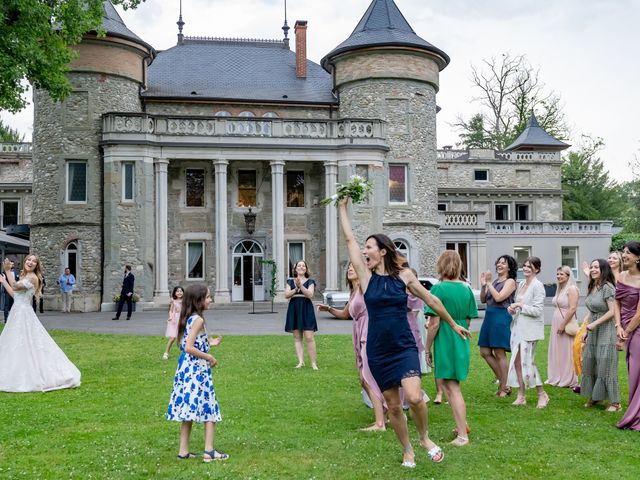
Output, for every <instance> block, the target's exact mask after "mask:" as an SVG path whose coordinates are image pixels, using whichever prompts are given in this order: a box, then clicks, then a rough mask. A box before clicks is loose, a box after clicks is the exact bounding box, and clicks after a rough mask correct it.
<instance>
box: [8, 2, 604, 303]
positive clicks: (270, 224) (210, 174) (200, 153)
mask: <svg viewBox="0 0 640 480" xmlns="http://www.w3.org/2000/svg"><path fill="white" fill-rule="evenodd" d="M104 9H105V10H104V19H103V26H104V29H105V31H106V36H102V37H99V36H97V35H94V34H88V35H86V36H85V37H84V40H83V42H82V43H81V44H80V45H79V46H77V49H78V52H79V57H78V58H77V59H76V60H75V61H74V63H73V64H72V66H71V71H70V73H69V79H70V81H71V83H72V85H73V89H74V90H73V93H72V94H71V95H70V96H69V97H68V98H67V99H66V100H65V101H64V102H63V103H55V102H53V101H52V100H51V99H50V98H49V97H48V95H47V94H46V93H44V92H41V91H36V92H35V93H34V106H35V119H34V136H33V147H32V149H31V150H32V151H30V155H29V152H27V154H26V156H31V158H29V159H27V160H25V159H23V158H18V157H19V155H17V154H16V155H14V154H6V155H5V154H2V153H0V157H1V158H0V182H1V183H0V201H1V202H9V203H11V202H14V203H16V204H17V205H14V204H11V206H10V209H14V210H16V213H15V214H12V215H13V216H14V217H15V223H17V224H21V223H30V226H31V232H30V241H31V250H32V251H33V252H37V253H38V254H39V255H40V256H41V258H42V260H43V263H44V265H45V267H46V269H47V272H49V276H50V277H51V278H54V277H57V275H58V274H59V273H60V271H61V270H62V269H63V268H64V267H65V266H70V267H71V268H72V270H73V271H74V272H75V275H76V278H77V279H78V286H77V290H76V292H75V294H74V306H73V308H74V310H80V311H95V310H99V309H101V308H102V309H107V308H109V307H111V305H112V297H113V295H114V294H115V293H117V292H119V290H120V285H121V280H122V269H123V266H124V265H125V264H130V265H132V266H133V272H134V274H135V275H136V292H137V293H138V294H139V295H140V297H141V299H142V301H143V302H146V303H153V304H155V305H159V304H163V303H167V302H168V299H169V291H170V289H171V288H172V287H173V286H174V285H178V284H180V285H183V286H185V285H187V284H189V283H190V282H206V283H207V284H209V285H211V286H212V291H213V292H214V293H215V301H216V302H222V303H225V302H235V301H247V300H263V299H267V298H269V293H270V284H271V280H270V278H271V266H270V264H269V263H263V262H264V261H265V260H273V261H274V262H275V265H276V266H277V279H276V287H277V288H276V289H277V294H278V295H280V294H281V293H282V291H283V288H284V283H285V280H286V277H287V275H288V274H289V272H290V266H291V265H292V264H294V263H295V262H296V261H297V260H299V259H301V258H304V259H306V260H307V262H308V264H309V268H310V270H311V272H312V276H313V278H315V279H316V281H317V282H318V289H319V291H332V290H340V289H343V288H344V281H343V277H344V270H345V266H346V261H347V256H346V252H345V251H344V247H343V242H342V239H341V234H340V232H339V227H338V218H337V214H336V209H335V208H333V207H328V208H325V207H322V206H321V205H320V200H321V199H322V198H324V197H327V196H330V195H331V194H333V193H334V191H335V184H336V182H343V181H346V180H347V179H348V178H349V176H350V175H352V174H354V173H357V174H360V175H362V176H365V177H367V178H369V179H370V180H371V181H372V183H373V185H374V194H373V195H372V196H371V198H370V199H369V201H368V203H366V204H364V205H358V206H355V207H353V218H354V226H355V229H356V234H357V235H358V237H359V239H360V240H361V241H362V240H363V239H364V237H365V236H366V235H367V234H369V233H372V232H377V231H383V232H385V233H386V234H387V235H389V236H390V237H391V238H392V239H393V240H394V241H395V243H396V246H397V247H398V248H399V249H400V250H401V251H402V252H403V253H404V254H405V255H406V256H407V257H408V259H409V262H410V264H411V265H412V266H413V267H414V268H416V270H418V272H419V273H420V275H424V276H427V275H430V276H434V275H435V262H436V259H437V257H438V254H439V252H440V251H441V250H442V249H444V248H453V249H457V250H458V251H459V252H460V253H461V255H462V256H463V259H464V262H465V272H466V273H467V275H468V277H469V278H470V280H471V281H472V283H473V284H474V285H476V284H477V282H478V276H479V272H480V271H481V270H484V269H487V268H491V267H492V264H493V262H494V260H495V259H496V258H497V256H499V255H501V254H505V253H509V254H515V255H516V256H517V257H518V258H519V259H520V260H522V259H523V258H525V257H526V256H527V255H529V254H533V255H538V256H540V257H541V258H542V259H543V262H544V266H545V267H546V269H545V270H543V281H545V282H546V281H549V282H551V281H553V280H554V278H555V268H556V267H557V266H559V265H561V264H569V265H570V266H572V267H574V268H576V269H577V267H578V265H579V262H581V261H582V260H590V259H592V258H595V257H597V256H602V255H604V254H605V253H606V252H607V251H608V246H609V242H610V236H611V223H610V222H605V221H603V222H563V221H561V220H562V196H563V193H562V190H561V182H560V165H561V158H560V151H561V150H562V149H564V148H566V147H567V145H566V144H564V143H562V142H559V141H558V140H556V139H554V138H552V137H550V136H549V135H547V134H546V132H544V130H542V129H541V128H540V127H539V125H538V124H537V122H536V120H535V117H533V116H532V118H531V121H530V124H529V127H528V128H527V130H525V132H523V134H522V135H521V136H520V138H518V140H516V142H514V144H513V145H511V146H510V147H509V148H508V149H507V151H505V152H494V151H492V150H488V151H486V150H470V151H455V150H450V149H449V150H443V151H437V149H436V114H437V110H438V107H437V105H436V94H437V92H438V88H439V73H440V71H442V70H443V69H444V68H446V66H447V64H448V63H449V57H448V55H447V54H446V53H444V52H443V51H442V50H440V49H439V48H437V47H436V46H434V45H433V44H431V43H429V42H428V41H426V40H424V39H422V38H421V37H420V36H418V35H417V34H416V33H415V32H414V31H413V29H412V28H411V26H410V25H409V23H408V22H407V20H406V19H405V18H404V16H403V15H402V13H401V12H400V11H399V9H398V7H397V6H396V4H395V2H394V1H393V0H373V1H372V2H371V5H370V6H369V8H368V9H367V11H366V12H365V13H364V16H363V17H362V19H361V20H360V22H359V23H358V24H357V25H356V27H355V29H354V31H353V33H352V34H351V35H350V36H349V37H348V38H347V39H346V40H345V41H344V42H342V43H341V44H340V45H338V46H337V47H336V48H334V49H333V50H332V51H330V52H328V53H327V54H326V56H325V57H324V58H323V59H322V61H321V62H320V65H318V64H316V63H314V62H312V61H310V60H308V59H307V58H306V31H307V22H305V21H297V22H296V23H295V26H294V28H293V30H294V31H293V32H292V38H291V40H292V41H293V43H295V50H292V49H291V45H290V38H289V27H288V26H287V24H286V22H285V26H284V27H283V30H284V38H283V39H281V40H269V41H265V40H247V39H242V40H237V39H224V38H209V37H189V36H185V35H183V32H182V31H183V26H184V23H183V22H182V17H180V21H179V22H178V27H179V33H178V36H177V43H176V45H175V46H174V47H172V48H169V49H168V50H165V51H156V50H155V49H154V48H153V47H152V46H151V45H149V44H147V43H146V42H145V41H144V40H143V39H141V38H139V37H138V36H137V35H136V34H135V33H133V32H132V31H130V30H129V29H128V28H127V26H126V25H125V24H124V23H123V22H122V20H121V18H120V16H119V15H118V13H117V12H116V10H115V9H114V8H113V6H112V5H111V3H110V2H108V1H105V4H104ZM354 23H355V19H354ZM325 27H326V26H325ZM318 28H323V26H318ZM26 150H29V149H26ZM11 155H14V157H16V159H15V160H14V161H13V163H11V162H10V161H9V160H11V158H13V157H11ZM23 156H24V155H23ZM5 157H7V158H9V157H11V158H9V160H7V161H5V160H4V158H5ZM16 161H17V162H30V161H32V163H33V179H32V191H33V195H32V196H31V194H30V193H29V191H30V190H31V185H30V184H29V185H27V184H28V182H23V183H25V185H27V186H23V187H24V188H22V187H16V188H15V189H14V190H13V191H12V190H11V188H9V187H8V188H5V187H4V185H5V183H4V182H5V176H4V171H5V169H6V168H7V165H15V163H16ZM8 183H10V182H7V184H8ZM14 183H15V182H14ZM25 192H26V193H25ZM31 203H32V208H31ZM4 204H5V203H3V205H4ZM14 207H15V208H14ZM14 210H11V212H13V211H14ZM5 218H6V217H5ZM11 219H12V220H14V219H13V217H11ZM0 239H1V238H0ZM0 245H2V244H1V243H0ZM51 283H53V282H51ZM583 283H584V282H583ZM56 293H57V290H56V287H55V285H51V284H50V285H49V286H48V289H47V291H46V294H47V297H49V300H47V301H48V302H49V301H50V302H51V305H55V302H56V301H57V296H56Z"/></svg>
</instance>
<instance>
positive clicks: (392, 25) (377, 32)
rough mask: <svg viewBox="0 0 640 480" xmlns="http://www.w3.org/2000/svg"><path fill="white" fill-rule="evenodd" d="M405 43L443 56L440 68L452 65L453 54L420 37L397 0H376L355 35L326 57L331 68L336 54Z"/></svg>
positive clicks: (407, 45)
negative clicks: (448, 53) (401, 10)
mask: <svg viewBox="0 0 640 480" xmlns="http://www.w3.org/2000/svg"><path fill="white" fill-rule="evenodd" d="M382 46H401V47H412V48H419V49H422V50H426V51H428V52H431V53H434V54H436V55H437V56H439V57H442V61H441V62H439V63H440V69H441V70H442V69H443V68H444V67H446V66H447V65H448V64H449V61H450V58H449V55H447V54H446V53H444V52H443V51H442V50H440V49H439V48H437V47H435V46H433V45H432V44H430V43H429V42H427V41H426V40H424V39H422V38H420V37H419V36H418V35H416V32H414V31H413V28H411V25H409V22H407V20H406V19H405V18H404V16H403V15H402V13H401V12H400V9H399V8H398V6H397V5H396V4H395V2H394V1H393V0H373V1H372V2H371V5H369V8H368V9H367V11H366V12H365V14H364V16H363V17H362V19H361V20H360V22H359V23H358V25H357V26H356V28H355V30H354V31H353V33H351V36H350V37H349V38H347V39H346V40H345V41H344V42H342V43H341V44H340V45H338V46H337V47H336V48H334V49H333V50H332V51H331V52H330V53H329V54H327V55H326V56H325V57H324V58H323V59H322V62H321V63H322V66H323V67H324V68H325V69H328V66H329V63H330V61H331V59H332V58H333V57H335V56H336V55H338V54H340V53H344V52H347V51H350V50H358V49H361V48H368V47H382Z"/></svg>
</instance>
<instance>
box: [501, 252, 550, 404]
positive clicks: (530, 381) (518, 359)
mask: <svg viewBox="0 0 640 480" xmlns="http://www.w3.org/2000/svg"><path fill="white" fill-rule="evenodd" d="M541 268H542V262H540V259H539V258H538V257H529V258H527V259H526V260H525V261H524V263H523V265H522V272H523V273H524V280H523V281H522V282H520V285H518V289H517V290H516V295H515V300H516V301H515V302H513V303H512V304H511V305H509V308H508V311H509V313H510V314H511V315H513V322H512V323H511V364H510V365H509V375H508V382H509V386H510V387H516V388H517V389H518V398H517V399H516V400H515V402H513V405H526V404H527V399H526V397H525V390H526V389H527V388H535V389H536V390H538V405H537V407H538V408H545V407H546V406H547V404H548V403H549V395H547V394H546V392H545V391H544V387H543V386H542V377H541V376H540V372H538V367H537V366H536V361H535V354H536V345H537V343H538V340H544V285H542V282H541V281H540V280H538V278H537V276H538V274H539V273H540V269H541Z"/></svg>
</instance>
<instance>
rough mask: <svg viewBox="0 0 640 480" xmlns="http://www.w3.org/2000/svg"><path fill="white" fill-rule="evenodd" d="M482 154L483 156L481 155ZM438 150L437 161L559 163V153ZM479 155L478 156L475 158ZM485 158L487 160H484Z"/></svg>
mask: <svg viewBox="0 0 640 480" xmlns="http://www.w3.org/2000/svg"><path fill="white" fill-rule="evenodd" d="M483 152H485V153H484V155H483ZM471 153H472V154H473V156H471V154H470V151H469V150H452V149H445V150H438V155H437V158H438V160H463V159H468V158H470V157H471V158H474V159H481V160H483V159H486V160H494V159H498V160H508V161H512V162H535V161H540V162H542V161H545V162H548V161H558V162H559V161H560V160H561V157H560V152H493V153H492V151H491V150H488V151H486V150H479V151H478V150H471ZM477 155H479V156H477ZM485 156H486V157H487V158H485Z"/></svg>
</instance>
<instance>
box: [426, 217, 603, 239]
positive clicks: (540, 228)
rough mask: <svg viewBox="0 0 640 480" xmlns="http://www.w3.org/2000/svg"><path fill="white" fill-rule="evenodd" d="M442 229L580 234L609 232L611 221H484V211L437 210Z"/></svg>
mask: <svg viewBox="0 0 640 480" xmlns="http://www.w3.org/2000/svg"><path fill="white" fill-rule="evenodd" d="M438 213H439V217H440V228H442V229H443V230H486V232H487V233H488V234H498V235H510V234H514V235H516V234H518V235H540V234H546V235H575V234H578V235H582V234H586V235H588V234H611V233H613V232H612V227H613V223H612V222H607V221H602V222H597V221H596V222H588V221H581V222H571V221H567V222H531V221H519V222H507V221H489V222H488V221H486V220H485V218H486V215H487V214H486V213H485V212H438Z"/></svg>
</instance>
